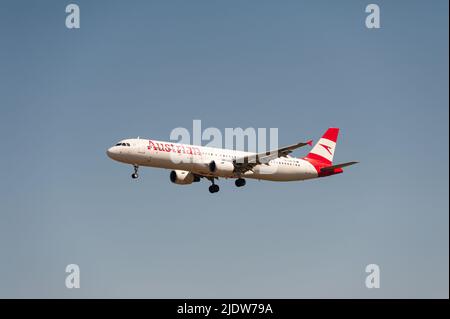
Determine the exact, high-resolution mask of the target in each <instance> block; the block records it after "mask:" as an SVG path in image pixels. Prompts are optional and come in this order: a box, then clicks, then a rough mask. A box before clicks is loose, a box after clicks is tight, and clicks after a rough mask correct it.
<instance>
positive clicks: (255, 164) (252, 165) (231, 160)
mask: <svg viewBox="0 0 450 319" xmlns="http://www.w3.org/2000/svg"><path fill="white" fill-rule="evenodd" d="M338 135H339V128H334V127H330V128H329V129H328V130H327V131H326V132H325V134H324V135H323V136H322V137H321V138H320V139H319V141H318V142H317V143H316V144H315V145H314V147H313V148H312V149H311V151H310V152H309V154H308V155H306V156H305V157H303V158H296V157H292V156H291V155H289V154H290V153H292V151H293V150H295V149H297V148H300V147H304V146H306V145H309V146H312V140H309V141H306V142H299V143H297V144H293V145H289V146H286V147H282V148H279V149H276V150H272V151H269V152H261V153H252V152H243V151H235V150H229V149H220V148H212V147H202V146H196V145H187V144H178V143H172V142H164V141H157V140H148V139H141V138H137V139H136V138H134V139H124V140H122V141H120V142H118V143H117V144H115V145H114V146H112V147H110V148H109V149H108V150H107V151H106V153H107V155H108V157H110V158H111V159H113V160H115V161H118V162H121V163H125V164H131V165H133V168H134V173H133V174H132V175H131V177H132V178H133V179H136V178H138V169H139V167H140V166H147V167H157V168H164V169H170V170H172V171H171V172H170V175H169V177H170V181H171V182H172V183H175V184H178V185H189V184H192V183H194V182H199V181H200V179H201V178H206V179H208V180H209V181H210V182H211V186H209V192H210V193H217V192H218V191H219V185H217V184H216V183H215V180H216V179H219V178H226V179H228V178H232V179H235V185H236V186H237V187H242V186H244V185H245V184H246V180H245V179H246V178H251V179H259V180H268V181H302V180H308V179H313V178H319V177H326V176H331V175H336V174H340V173H342V172H343V168H344V167H346V166H350V165H353V164H356V163H358V162H346V163H341V164H335V165H333V156H334V151H335V149H336V142H337V139H338Z"/></svg>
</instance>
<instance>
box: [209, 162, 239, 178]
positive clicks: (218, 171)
mask: <svg viewBox="0 0 450 319" xmlns="http://www.w3.org/2000/svg"><path fill="white" fill-rule="evenodd" d="M208 168H209V171H210V173H213V174H214V175H216V176H220V177H232V176H233V175H234V165H233V163H231V162H228V161H224V160H221V161H217V162H216V161H211V162H210V163H209V165H208Z"/></svg>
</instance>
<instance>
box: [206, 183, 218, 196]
mask: <svg viewBox="0 0 450 319" xmlns="http://www.w3.org/2000/svg"><path fill="white" fill-rule="evenodd" d="M219 189H220V188H219V185H216V184H212V185H211V186H209V192H210V193H211V194H213V193H217V192H218V191H219Z"/></svg>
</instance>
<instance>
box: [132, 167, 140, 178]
mask: <svg viewBox="0 0 450 319" xmlns="http://www.w3.org/2000/svg"><path fill="white" fill-rule="evenodd" d="M133 167H134V173H133V174H131V178H132V179H136V178H138V177H139V174H138V169H139V166H137V165H133Z"/></svg>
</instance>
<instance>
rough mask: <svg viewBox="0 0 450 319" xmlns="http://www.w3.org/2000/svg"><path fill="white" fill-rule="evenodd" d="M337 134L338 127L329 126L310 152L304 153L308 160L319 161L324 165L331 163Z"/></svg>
mask: <svg viewBox="0 0 450 319" xmlns="http://www.w3.org/2000/svg"><path fill="white" fill-rule="evenodd" d="M338 135H339V128H336V127H330V128H329V129H328V130H327V131H326V132H325V134H323V136H322V137H321V139H320V140H319V141H318V142H317V143H316V145H314V147H313V148H312V150H311V152H309V154H308V155H306V157H305V159H306V160H308V161H313V162H319V163H320V164H323V165H325V166H330V165H331V164H332V163H333V156H334V150H335V149H336V142H337V139H338Z"/></svg>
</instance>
